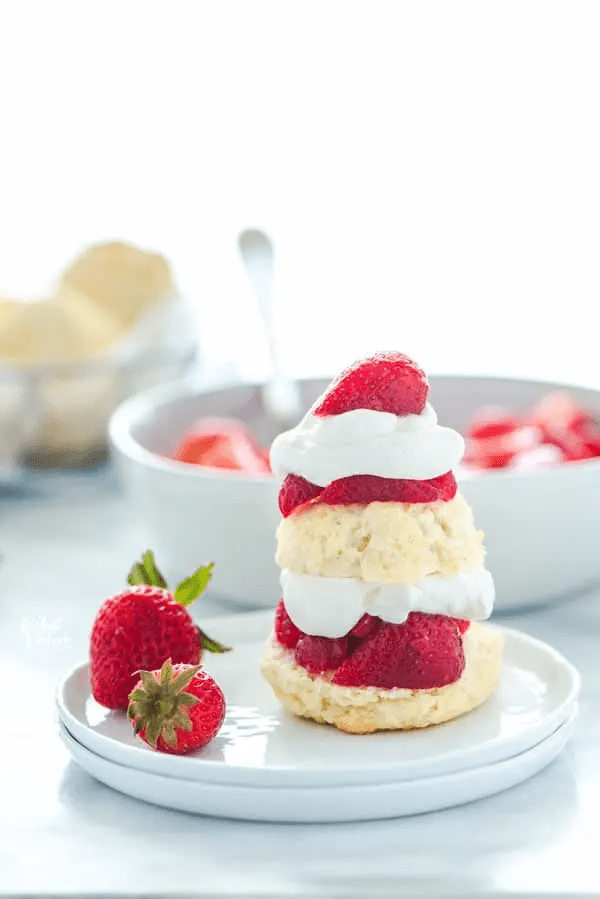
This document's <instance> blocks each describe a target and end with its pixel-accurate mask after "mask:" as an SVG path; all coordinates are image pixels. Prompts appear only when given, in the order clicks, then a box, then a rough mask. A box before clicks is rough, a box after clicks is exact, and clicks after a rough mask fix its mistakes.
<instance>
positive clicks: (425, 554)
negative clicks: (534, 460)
mask: <svg viewBox="0 0 600 899" xmlns="http://www.w3.org/2000/svg"><path fill="white" fill-rule="evenodd" d="M428 393H429V385H428V382H427V378H426V376H425V374H424V372H423V371H421V369H420V368H419V367H418V366H417V365H416V364H415V363H414V362H412V361H411V360H410V359H408V358H407V357H406V356H404V355H403V354H401V353H395V352H390V353H380V354H377V355H375V356H373V357H371V358H368V359H364V360H362V361H360V362H357V363H355V364H354V365H352V366H351V367H350V368H348V369H346V371H344V372H342V374H341V375H340V376H339V377H338V378H337V379H336V380H335V381H334V382H333V383H332V385H331V386H330V387H329V388H328V390H327V391H326V392H325V394H324V395H323V396H322V397H320V398H319V400H317V402H316V403H315V404H314V406H313V407H312V408H311V409H310V411H309V412H308V413H307V414H306V415H305V417H304V418H303V419H302V421H301V422H300V424H299V425H298V426H297V427H296V428H294V429H292V430H291V431H287V432H285V433H284V434H280V435H279V436H278V437H277V438H276V439H275V441H274V443H273V446H272V447H271V465H272V468H273V471H274V473H275V474H276V475H277V476H278V477H279V478H280V480H281V487H280V492H279V508H280V510H281V513H282V516H283V520H282V522H281V524H280V526H279V530H278V534H277V556H276V560H277V563H278V565H279V566H280V568H281V569H282V570H281V585H282V593H283V596H282V598H281V600H280V602H279V605H278V606H277V610H276V613H275V626H274V631H273V634H272V636H271V638H270V640H269V643H268V646H267V649H266V652H265V655H264V657H263V659H262V662H261V670H262V673H263V675H264V677H265V678H266V680H267V681H268V682H269V684H270V685H271V687H272V689H273V690H274V692H275V694H276V695H277V697H278V698H279V700H280V701H281V702H282V704H283V705H284V706H285V708H287V709H288V710H289V711H290V712H292V713H294V714H295V715H299V716H302V717H305V718H312V719H314V720H315V721H318V722H323V723H328V724H333V725H335V726H336V727H338V728H339V729H340V730H344V731H347V732H350V733H371V732H373V731H378V730H400V729H408V728H417V727H427V726H429V725H432V724H439V723H441V722H442V721H448V720H450V719H452V718H456V717H457V716H458V715H462V714H464V713H465V712H468V711H470V710H471V709H474V708H475V707H476V706H478V705H480V704H481V703H483V702H484V701H485V700H486V699H488V698H489V697H490V695H491V694H492V693H493V691H494V689H495V687H496V686H497V684H498V680H499V677H500V669H501V657H502V637H501V635H500V634H499V633H498V632H497V631H496V630H494V629H493V628H490V627H487V626H485V625H483V624H480V623H479V622H480V621H481V620H483V619H485V618H487V617H488V616H489V615H490V613H491V611H492V605H493V601H494V584H493V580H492V577H491V575H490V573H489V571H488V570H487V569H486V568H485V565H484V547H483V534H482V533H481V531H478V530H477V529H476V527H475V524H474V521H473V515H472V513H471V509H470V507H469V505H468V504H467V502H466V501H465V499H464V498H463V497H462V496H461V494H460V493H459V492H458V490H457V483H456V480H455V477H454V474H453V470H454V469H455V468H456V466H457V465H458V463H459V461H460V459H461V458H462V454H463V451H464V441H463V439H462V437H461V436H460V435H459V434H458V433H457V432H456V431H453V430H452V429H450V428H446V427H441V426H440V425H439V424H438V422H437V417H436V414H435V411H434V410H433V408H432V407H431V405H430V404H429V403H428Z"/></svg>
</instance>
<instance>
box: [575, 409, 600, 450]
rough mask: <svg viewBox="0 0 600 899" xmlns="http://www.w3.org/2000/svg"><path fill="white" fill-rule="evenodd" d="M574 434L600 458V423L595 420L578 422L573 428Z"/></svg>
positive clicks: (589, 419)
mask: <svg viewBox="0 0 600 899" xmlns="http://www.w3.org/2000/svg"><path fill="white" fill-rule="evenodd" d="M572 430H573V432H574V433H575V434H577V436H578V437H581V439H582V440H583V442H584V443H585V445H586V447H587V448H588V449H589V450H590V452H592V453H593V455H594V456H600V423H599V422H597V421H595V420H594V419H593V418H588V419H586V420H585V421H582V422H578V423H577V424H576V425H574V426H573V429H572Z"/></svg>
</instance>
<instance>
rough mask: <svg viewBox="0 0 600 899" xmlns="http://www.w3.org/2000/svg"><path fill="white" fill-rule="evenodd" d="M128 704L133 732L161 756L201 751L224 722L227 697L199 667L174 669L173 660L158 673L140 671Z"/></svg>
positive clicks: (178, 667) (180, 666) (184, 666)
mask: <svg viewBox="0 0 600 899" xmlns="http://www.w3.org/2000/svg"><path fill="white" fill-rule="evenodd" d="M129 700H130V701H129V706H128V708H127V717H128V718H129V720H130V721H131V722H132V723H133V725H134V732H135V733H136V734H137V735H138V736H139V737H140V738H141V739H142V740H143V741H144V742H145V743H147V744H148V745H149V746H151V747H152V749H157V750H158V751H159V752H170V753H173V754H175V755H182V754H183V753H186V752H193V750H194V749H202V747H203V746H206V745H207V743H210V741H211V740H212V739H214V737H216V735H217V733H218V731H219V728H220V727H221V725H222V723H223V719H224V718H225V697H224V696H223V691H222V690H221V688H220V687H219V685H218V684H217V683H216V681H214V680H213V679H212V677H210V676H209V675H208V674H207V673H206V671H202V670H201V668H200V666H199V665H173V664H172V663H171V659H167V661H166V662H165V663H164V664H163V665H162V666H161V668H160V669H157V670H156V671H140V672H139V680H138V682H137V684H136V685H135V687H134V689H133V690H132V692H131V695H130V697H129Z"/></svg>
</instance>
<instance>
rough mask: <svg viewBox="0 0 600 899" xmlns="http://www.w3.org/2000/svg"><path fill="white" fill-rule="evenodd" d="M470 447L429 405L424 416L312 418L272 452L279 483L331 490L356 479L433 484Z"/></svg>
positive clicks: (369, 412)
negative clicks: (292, 478)
mask: <svg viewBox="0 0 600 899" xmlns="http://www.w3.org/2000/svg"><path fill="white" fill-rule="evenodd" d="M464 448H465V442H464V440H463V438H462V437H461V436H460V434H458V433H457V431H454V430H452V428H444V427H441V426H440V425H438V423H437V415H436V413H435V411H434V409H433V407H432V406H431V405H429V403H428V404H427V405H426V407H425V409H424V410H423V412H422V413H421V414H420V415H394V414H393V413H391V412H377V411H374V410H373V409H353V410H352V411H351V412H342V413H340V414H339V415H313V414H312V413H311V412H308V413H307V414H306V415H305V416H304V418H303V419H302V421H301V422H300V423H299V424H298V425H297V426H296V427H295V428H292V430H290V431H285V432H284V433H283V434H279V435H278V436H277V437H276V438H275V440H274V441H273V444H272V446H271V467H272V469H273V472H274V473H275V475H277V477H279V478H284V477H285V476H286V475H288V474H296V475H300V476H301V477H303V478H306V480H307V481H311V482H312V483H313V484H317V485H318V486H319V487H326V486H327V485H328V484H330V483H331V481H336V480H338V479H339V478H347V477H351V476H352V475H360V474H369V475H376V476H378V477H380V478H406V479H409V480H429V479H430V478H436V477H439V475H442V474H445V473H446V472H447V471H451V470H452V469H453V468H455V467H456V466H457V465H458V463H459V462H460V460H461V459H462V456H463V453H464Z"/></svg>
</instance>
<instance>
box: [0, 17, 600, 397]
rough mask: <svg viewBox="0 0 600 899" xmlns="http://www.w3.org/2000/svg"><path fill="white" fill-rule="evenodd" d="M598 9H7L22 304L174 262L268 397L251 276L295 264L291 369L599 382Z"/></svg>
mask: <svg viewBox="0 0 600 899" xmlns="http://www.w3.org/2000/svg"><path fill="white" fill-rule="evenodd" d="M599 46H600V4H598V3H596V2H575V0H566V2H560V3H557V2H551V0H543V2H528V0H516V2H513V0H502V2H486V0H476V2H451V0H443V2H427V0H421V2H413V3H402V2H384V0H364V2H353V0H347V2H343V0H342V2H337V0H316V2H315V0H303V2H302V3H295V2H287V0H279V2H260V0H254V2H253V0H247V2H233V0H229V2H228V0H219V2H202V0H198V2H177V0H172V2H169V0H165V2H164V3H153V2H136V0H133V2H112V0H104V2H98V3H96V2H86V0H78V2H72V3H71V2H60V0H54V2H52V3H48V2H45V0H44V2H41V0H40V2H26V0H20V2H19V3H14V2H12V0H11V2H8V0H0V294H2V293H4V294H10V293H15V292H16V293H18V292H21V293H28V294H31V293H33V292H35V291H37V290H38V289H39V288H40V285H42V284H45V283H46V282H47V281H48V280H49V279H51V278H52V277H53V276H54V275H55V274H56V273H57V271H58V270H59V269H60V267H61V266H62V265H63V264H65V263H66V262H67V261H68V259H69V258H70V257H71V256H73V255H74V254H75V253H76V252H78V251H79V250H80V249H81V247H82V246H83V245H84V244H86V243H88V242H90V241H92V240H99V239H110V238H113V237H121V238H125V239H127V240H131V241H134V242H139V243H140V244H142V245H145V246H148V247H153V248H156V249H159V250H162V251H164V252H166V253H168V254H169V255H170V256H171V258H172V260H173V262H174V265H175V268H176V271H177V273H178V276H179V279H180V281H181V283H182V286H183V287H184V289H185V290H186V292H187V293H189V294H190V296H192V297H193V298H194V301H195V302H196V303H197V308H198V314H199V321H200V327H201V334H202V343H203V348H204V353H205V359H206V360H207V363H208V364H210V365H221V364H222V363H224V362H227V361H228V360H233V361H234V362H236V363H237V364H238V365H239V367H240V370H242V371H243V372H244V373H246V374H251V375H260V374H261V373H262V371H263V368H264V350H265V346H264V343H263V341H262V338H261V332H260V329H259V326H258V322H257V319H256V309H255V307H254V305H253V301H252V298H251V296H250V294H249V291H248V288H247V285H246V282H245V279H244V276H243V272H242V270H241V266H240V263H239V260H238V258H237V255H236V248H235V238H236V234H237V232H238V231H239V230H240V229H241V228H243V227H245V226H248V225H252V224H255V225H256V224H257V225H260V226H262V227H264V228H266V229H268V230H269V231H270V233H271V235H272V236H273V238H274V240H275V241H276V243H277V247H278V251H279V252H278V259H279V271H278V297H279V311H280V316H279V325H280V337H281V342H282V346H283V348H284V355H285V359H286V362H287V364H288V365H289V367H290V370H291V371H293V372H298V373H300V372H304V373H331V372H333V371H334V370H335V369H337V368H338V367H339V366H340V365H343V364H344V363H346V362H348V361H350V360H351V359H353V358H354V357H355V356H357V355H359V354H361V353H363V352H367V351H370V350H373V349H384V348H391V347H394V348H398V349H401V350H404V351H405V352H408V353H410V354H412V355H414V356H415V357H416V358H417V359H418V360H419V361H420V362H421V364H423V365H424V366H425V367H426V368H428V369H429V370H431V371H444V370H446V371H449V370H452V371H458V370H465V371H485V372H499V373H510V374H524V375H534V376H535V375H540V376H543V377H556V378H557V379H565V380H569V381H574V382H584V383H591V384H597V385H600V362H599V361H598V323H597V318H598V317H597V314H596V308H597V305H598V296H599V294H600V291H599V287H600V270H599V248H600V241H599V236H600V234H599V231H600V124H599V123H600V117H599V103H598V100H599V93H600V92H599V85H600V52H599V49H598V48H599Z"/></svg>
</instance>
